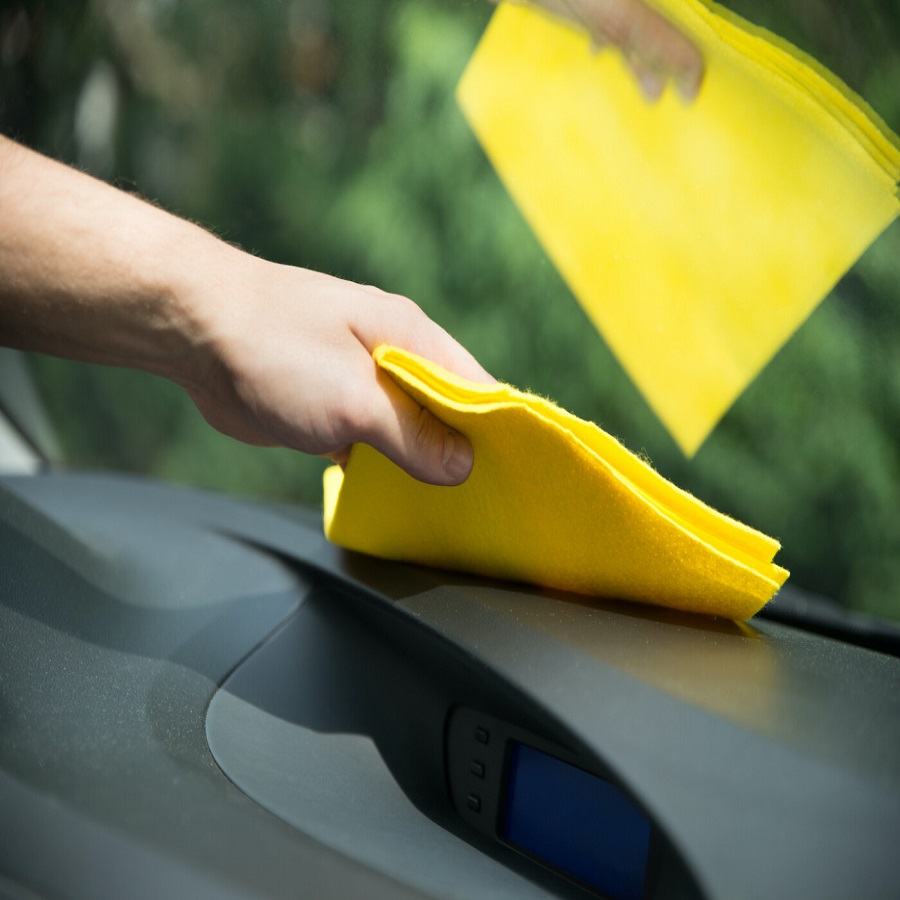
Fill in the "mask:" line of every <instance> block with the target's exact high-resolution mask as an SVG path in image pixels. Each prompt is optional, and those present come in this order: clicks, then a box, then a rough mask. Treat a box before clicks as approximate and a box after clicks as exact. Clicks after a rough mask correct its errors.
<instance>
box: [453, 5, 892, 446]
mask: <svg viewBox="0 0 900 900" xmlns="http://www.w3.org/2000/svg"><path fill="white" fill-rule="evenodd" d="M653 5H654V6H655V7H656V8H658V9H659V11H660V12H661V13H662V14H663V15H664V16H666V17H667V18H668V19H669V20H670V21H672V22H673V23H674V24H676V25H677V26H678V27H680V28H681V29H682V30H683V31H684V32H685V33H686V34H687V35H689V36H690V37H691V39H692V40H693V41H694V42H695V44H696V45H697V46H698V47H699V49H700V50H701V52H702V53H703V56H704V59H705V61H706V78H705V82H704V85H703V87H702V90H701V92H700V95H699V97H698V99H697V101H696V102H695V103H694V104H693V105H691V106H689V107H687V106H685V105H684V104H683V103H681V102H680V101H679V99H678V98H677V97H676V96H675V94H674V92H672V91H669V92H668V93H666V95H665V96H663V98H662V100H661V101H660V102H659V103H658V104H656V105H653V106H650V105H648V104H647V103H645V102H644V100H643V98H642V97H641V95H640V92H639V91H638V89H637V87H636V85H635V83H634V79H633V77H632V76H631V75H630V74H629V73H628V72H627V70H626V68H625V66H624V64H623V63H622V61H621V59H620V58H619V56H617V55H616V54H613V53H600V54H599V55H598V54H595V53H592V52H591V48H590V41H589V38H588V36H587V34H586V33H584V32H582V31H579V30H577V29H575V28H574V27H572V26H568V25H566V24H563V23H562V22H559V21H557V20H554V19H551V18H549V17H547V16H546V15H544V14H542V13H540V12H537V11H535V10H532V9H528V8H525V7H520V6H513V5H502V6H501V7H500V8H499V9H498V10H497V12H496V13H495V14H494V16H493V18H492V19H491V22H490V24H489V26H488V28H487V30H486V32H485V34H484V36H483V37H482V40H481V42H480V44H479V45H478V47H477V49H476V51H475V54H474V55H473V57H472V59H471V60H470V62H469V65H468V66H467V68H466V71H465V72H464V74H463V77H462V80H461V81H460V84H459V88H458V90H457V97H458V100H459V103H460V106H461V108H462V110H463V113H464V114H465V116H466V118H467V120H468V121H469V123H470V125H471V127H472V129H473V130H474V132H475V134H476V136H477V137H478V139H479V141H480V143H481V144H482V146H483V148H484V150H485V152H486V153H487V155H488V157H489V159H490V160H491V162H492V164H493V165H494V167H495V168H496V170H497V172H498V174H499V175H500V177H501V179H502V180H503V182H504V184H505V185H506V187H507V189H508V190H509V192H510V194H511V195H512V197H513V199H514V200H515V202H516V203H517V205H518V206H519V208H520V209H521V211H522V213H523V215H524V217H525V219H526V220H527V221H528V223H529V224H530V225H531V227H532V229H533V230H534V232H535V234H536V235H537V237H538V239H539V240H540V242H541V243H542V245H543V246H544V248H545V250H546V251H547V253H548V255H549V256H550V258H551V259H552V260H553V262H554V263H555V265H556V266H557V268H558V269H559V271H560V272H561V274H562V275H563V277H564V278H565V280H566V281H567V283H568V285H569V287H570V288H571V289H572V291H573V293H574V294H575V296H576V297H577V298H578V300H579V302H580V303H581V305H582V306H583V307H584V309H585V311H586V313H587V314H588V316H589V317H590V318H591V320H592V321H593V322H594V324H595V325H596V327H597V329H598V330H599V331H600V333H601V334H602V335H603V336H604V338H605V340H606V341H607V343H608V344H609V346H610V348H611V349H612V350H613V352H614V353H615V354H616V356H617V357H618V359H619V361H620V362H621V364H622V366H623V367H624V369H625V370H626V371H627V372H628V374H629V375H630V377H631V378H632V380H633V381H634V382H635V384H636V385H637V386H638V388H639V389H640V390H641V392H642V393H643V395H644V397H645V398H646V399H647V401H648V403H649V404H650V406H651V407H652V408H653V409H654V410H655V412H656V413H657V415H658V416H659V417H660V419H661V420H662V421H663V423H664V424H665V425H666V427H667V428H668V429H669V431H670V432H671V433H672V435H673V437H674V438H675V440H676V441H677V443H678V444H679V445H680V447H681V448H682V450H683V451H684V452H685V453H686V454H687V455H692V454H693V453H694V452H695V451H696V450H697V449H698V447H699V446H700V445H701V444H702V443H703V441H704V440H705V439H706V437H707V436H708V434H709V433H710V431H711V430H712V429H713V428H714V427H715V425H716V423H717V422H718V421H719V419H720V418H721V417H722V416H723V415H724V413H725V412H726V411H727V410H728V408H729V407H730V406H731V404H732V403H733V402H734V401H735V400H736V399H737V397H738V396H739V395H740V394H741V393H742V392H743V390H744V389H745V388H746V387H747V385H748V384H749V383H750V382H751V381H752V380H753V379H754V378H755V377H756V376H757V374H758V373H759V372H760V371H761V370H762V369H763V367H764V366H765V365H766V364H767V363H768V362H769V360H770V359H771V358H772V356H773V355H774V354H775V353H776V352H777V351H778V350H779V349H780V348H781V346H782V345H783V344H784V342H785V341H787V339H788V338H789V337H790V336H791V334H792V333H793V332H794V331H795V330H796V329H797V328H798V327H799V326H800V325H801V324H802V323H803V321H804V320H805V319H806V318H807V316H808V315H809V314H810V313H811V312H812V310H813V309H814V308H815V307H816V306H817V304H818V303H819V302H820V301H821V300H822V298H823V297H824V296H825V295H826V294H827V293H828V291H830V290H831V288H832V287H833V286H834V284H835V283H836V282H837V280H838V279H839V278H840V277H841V276H842V275H843V274H844V273H845V272H846V271H847V269H848V268H849V267H850V266H851V265H852V264H853V263H854V262H855V261H856V259H857V258H858V257H859V255H860V254H861V253H862V252H863V251H864V250H865V249H866V247H867V246H868V245H869V244H870V243H871V242H872V241H873V240H874V239H875V238H876V237H877V236H878V235H879V234H880V233H881V231H882V230H883V229H884V228H886V227H887V226H888V225H889V224H890V223H891V222H892V221H893V219H894V218H895V217H896V215H897V213H898V211H900V201H898V197H897V192H896V185H897V180H898V177H900V141H898V139H897V137H896V135H894V134H892V133H891V131H890V130H889V129H888V128H887V126H886V125H884V123H883V122H881V121H880V120H879V119H878V117H877V116H876V115H875V113H874V112H873V111H872V110H871V109H869V108H868V107H867V106H866V104H865V103H864V101H863V100H862V99H861V98H859V97H858V96H856V95H854V94H853V92H852V91H850V89H849V88H847V87H846V86H845V85H843V84H842V83H841V82H840V81H839V80H838V79H837V78H836V77H835V76H834V75H832V74H831V73H830V72H827V71H826V70H825V69H824V68H823V67H821V66H820V65H819V64H818V63H817V62H816V61H815V60H813V59H812V58H810V57H809V56H807V55H805V54H804V53H802V52H801V51H799V50H798V49H797V48H795V47H793V46H791V45H790V44H788V43H787V42H786V41H783V40H781V39H779V38H777V37H776V36H774V35H772V34H770V33H768V32H766V31H764V30H763V29H760V28H757V27H755V26H753V25H751V24H750V23H748V22H746V21H744V20H742V19H740V18H739V17H737V16H736V15H734V14H732V13H730V12H728V11H727V10H725V9H723V8H722V7H720V6H718V5H717V4H715V3H712V2H701V0H656V2H654V3H653Z"/></svg>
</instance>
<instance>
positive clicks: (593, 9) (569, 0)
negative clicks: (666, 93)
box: [493, 0, 703, 101]
mask: <svg viewBox="0 0 900 900" xmlns="http://www.w3.org/2000/svg"><path fill="white" fill-rule="evenodd" d="M493 2H497V0H493ZM515 2H521V3H528V2H529V0H515ZM531 3H532V5H534V6H539V7H542V8H543V9H545V10H547V12H550V13H553V14H554V15H557V16H560V17H561V18H564V19H568V20H569V21H571V22H574V23H575V24H576V25H580V26H581V27H583V28H585V29H586V30H587V31H588V33H589V34H590V35H591V38H592V40H593V42H594V44H595V45H596V46H597V47H603V46H604V45H606V44H612V45H614V46H616V47H618V48H619V49H620V50H621V51H622V53H623V54H624V56H625V58H626V60H627V61H628V63H629V65H630V66H631V68H632V70H633V71H634V74H635V77H636V78H637V80H638V83H639V84H640V86H641V90H642V91H643V92H644V95H645V96H646V97H647V99H648V100H651V101H654V100H657V99H659V97H660V96H661V95H662V92H663V90H664V89H665V86H666V82H667V81H668V80H669V79H672V80H673V81H674V83H675V86H676V88H677V89H678V91H679V93H680V94H681V95H682V97H684V99H685V100H687V101H691V100H693V99H694V98H695V97H696V96H697V93H698V92H699V90H700V84H701V82H702V81H703V58H702V57H701V55H700V52H699V51H698V50H697V48H696V47H695V46H694V45H693V44H692V43H691V42H690V41H689V40H688V39H687V38H686V37H685V36H684V35H683V34H681V32H680V31H678V30H677V29H676V28H675V27H674V26H672V25H671V24H670V23H669V22H668V21H666V19H664V18H663V17H662V16H661V15H660V14H659V13H657V12H654V11H653V10H652V9H650V7H649V6H647V5H646V4H645V3H643V2H642V0H531Z"/></svg>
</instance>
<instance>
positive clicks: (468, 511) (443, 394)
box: [325, 347, 788, 620]
mask: <svg viewBox="0 0 900 900" xmlns="http://www.w3.org/2000/svg"><path fill="white" fill-rule="evenodd" d="M375 359H376V362H377V363H378V365H379V366H380V367H381V368H382V369H384V370H385V371H386V372H388V373H389V374H390V375H391V376H392V377H393V378H394V379H395V380H396V381H397V383H398V384H399V385H400V386H401V387H402V388H403V390H404V391H406V392H407V393H408V394H410V395H411V396H412V397H414V398H415V399H416V401H417V402H419V403H420V404H422V405H423V406H425V407H427V408H428V409H429V410H431V412H433V413H434V414H435V415H436V416H437V417H438V418H440V419H441V420H443V421H444V422H446V423H447V424H448V425H450V426H452V427H453V428H455V429H457V430H458V431H460V432H461V433H463V434H465V435H466V436H467V437H468V438H469V440H470V441H471V442H472V445H473V447H474V450H475V467H474V469H473V471H472V474H471V475H470V476H469V479H468V480H467V481H466V482H465V484H463V485H461V486H459V487H452V488H448V487H436V486H434V485H426V484H422V483H421V482H419V481H416V480H415V479H414V478H412V477H411V476H409V475H407V474H406V473H405V472H403V471H402V470H401V469H399V468H398V467H397V466H395V465H394V464H393V463H391V462H389V461H388V460H387V459H386V458H385V457H384V456H382V455H381V454H380V453H378V452H376V451H375V450H373V449H372V448H371V447H368V446H366V445H365V444H357V445H356V446H355V447H354V448H353V450H352V452H351V455H350V460H349V463H348V464H347V468H346V471H342V470H341V469H340V468H339V467H337V466H334V467H332V468H330V469H328V470H327V471H326V473H325V533H326V536H327V537H328V538H329V540H331V541H333V542H335V543H337V544H340V545H341V546H343V547H346V548H348V549H351V550H359V551H362V552H365V553H370V554H373V555H376V556H380V557H384V558H387V559H395V560H405V561H408V562H416V563H423V564H426V565H431V566H439V567H442V568H451V569H458V570H463V571H466V572H474V573H478V574H482V575H490V576H494V577H498V578H507V579H514V580H518V581H526V582H531V583H533V584H538V585H543V586H546V587H553V588H560V589H563V590H570V591H576V592H579V593H583V594H592V595H597V596H604V597H610V598H616V599H622V600H638V601H641V602H644V603H654V604H658V605H662V606H668V607H672V608H675V609H680V610H686V611H689V612H699V613H707V614H711V615H719V616H725V617H727V618H730V619H735V620H744V619H747V618H749V617H750V616H752V615H753V614H754V613H755V612H757V611H758V610H759V609H760V607H762V606H763V605H764V604H765V603H766V602H767V601H768V600H769V599H770V598H771V597H772V596H773V595H774V593H775V592H776V591H777V590H778V588H779V587H780V586H781V584H782V583H783V582H784V580H785V579H786V578H787V575H788V573H787V572H786V571H785V570H784V569H782V568H780V567H779V566H777V565H775V564H774V563H773V562H772V558H773V556H774V554H775V553H776V551H777V550H778V548H779V544H778V542H777V541H775V540H773V539H772V538H769V537H767V536H765V535H763V534H761V533H760V532H758V531H755V530H753V529H752V528H749V527H747V526H745V525H743V524H741V523H739V522H737V521H735V520H733V519H730V518H728V517H726V516H724V515H722V514H720V513H718V512H716V511H715V510H713V509H711V508H710V507H708V506H706V505H705V504H703V503H702V502H700V501H699V500H697V499H696V498H694V497H692V496H691V495H690V494H688V493H686V492H684V491H682V490H680V489H679V488H677V487H675V486H674V485H673V484H671V483H670V482H668V481H666V479H664V478H663V477H662V476H660V475H659V474H658V473H657V472H656V471H654V470H653V468H651V467H650V466H649V465H647V464H646V463H645V462H643V461H642V460H641V459H639V458H638V457H637V456H635V455H634V454H632V453H630V452H629V451H628V450H626V449H625V448H624V447H623V446H622V445H621V444H619V443H618V442H617V441H616V440H615V439H614V438H612V437H610V435H608V434H607V433H606V432H604V431H603V430H602V429H600V428H598V427H597V426H596V425H593V424H592V423H590V422H585V421H583V420H581V419H578V418H576V417H575V416H573V415H571V414H570V413H568V412H566V411H565V410H563V409H560V408H559V407H557V406H555V405H554V404H552V403H551V402H549V401H548V400H544V399H542V398H541V397H537V396H534V395H531V394H527V393H523V392H521V391H518V390H516V389H515V388H513V387H510V386H508V385H502V384H501V385H484V384H475V383H472V382H467V381H464V380H462V379H460V378H457V377H455V376H453V375H451V374H449V373H447V372H445V371H444V370H442V369H440V368H439V367H438V366H436V365H434V364H433V363H430V362H427V361H425V360H423V359H420V358H418V357H416V356H414V355H412V354H410V353H407V352H405V351H402V350H398V349H396V348H392V347H379V348H378V350H377V351H376V353H375Z"/></svg>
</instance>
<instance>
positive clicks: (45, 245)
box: [0, 137, 227, 381]
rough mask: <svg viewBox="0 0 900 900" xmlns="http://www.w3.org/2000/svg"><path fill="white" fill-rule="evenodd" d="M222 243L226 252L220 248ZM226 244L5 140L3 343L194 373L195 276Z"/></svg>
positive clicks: (1, 154)
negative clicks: (192, 300)
mask: <svg viewBox="0 0 900 900" xmlns="http://www.w3.org/2000/svg"><path fill="white" fill-rule="evenodd" d="M220 248H221V249H220ZM225 249H227V248H225V245H222V244H221V242H219V241H217V240H216V239H215V238H213V237H212V236H211V235H209V234H208V233H207V232H205V231H203V230H202V229H201V228H198V227H196V226H194V225H192V224H191V223H189V222H186V221H184V220H182V219H178V218H176V217H175V216H172V215H170V214H168V213H166V212H164V211H163V210H161V209H158V208H156V207H154V206H152V205H150V204H148V203H145V202H143V201H141V200H139V199H137V198H135V197H133V196H131V195H129V194H126V193H125V192H123V191H119V190H117V189H116V188H113V187H111V186H109V185H107V184H104V183H103V182H100V181H98V180H96V179H94V178H92V177H90V176H88V175H85V174H84V173H81V172H78V171H76V170H74V169H71V168H68V167H67V166H64V165H61V164H60V163H57V162H55V161H53V160H50V159H48V158H46V157H43V156H41V155H39V154H37V153H34V152H32V151H30V150H28V149H26V148H24V147H21V146H19V145H18V144H15V143H13V142H12V141H9V140H7V139H5V138H2V137H0V343H2V344H5V345H7V346H15V347H19V348H21V349H26V350H35V351H40V352H44V353H51V354H56V355H63V356H67V357H70V358H76V359H81V360H84V361H88V362H96V363H104V364H108V365H127V366H130V367H133V368H140V369H144V370H146V371H150V372H154V373H157V374H161V375H166V376H168V377H172V378H175V379H176V380H181V381H185V380H190V368H191V364H192V362H193V361H194V358H195V357H194V354H195V352H196V349H197V345H198V344H199V343H201V342H202V341H203V339H204V338H203V334H202V329H201V327H200V323H199V321H198V311H196V310H193V309H191V308H190V307H189V305H188V304H187V302H186V298H187V297H188V296H189V295H190V293H191V291H190V286H191V284H192V281H193V280H194V279H196V278H198V277H200V275H201V272H200V270H201V269H202V268H203V267H204V266H207V267H209V266H211V265H212V260H213V258H214V257H215V256H216V255H217V254H219V253H223V252H224V250H225Z"/></svg>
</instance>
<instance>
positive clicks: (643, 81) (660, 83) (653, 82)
mask: <svg viewBox="0 0 900 900" xmlns="http://www.w3.org/2000/svg"><path fill="white" fill-rule="evenodd" d="M638 84H640V86H641V93H643V95H644V97H645V98H646V99H647V100H649V101H650V103H656V101H657V100H659V98H660V97H662V94H663V91H664V90H665V87H666V82H665V80H664V79H663V77H662V76H661V75H658V74H657V73H656V72H653V71H651V70H650V69H643V70H642V71H640V72H638Z"/></svg>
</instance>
